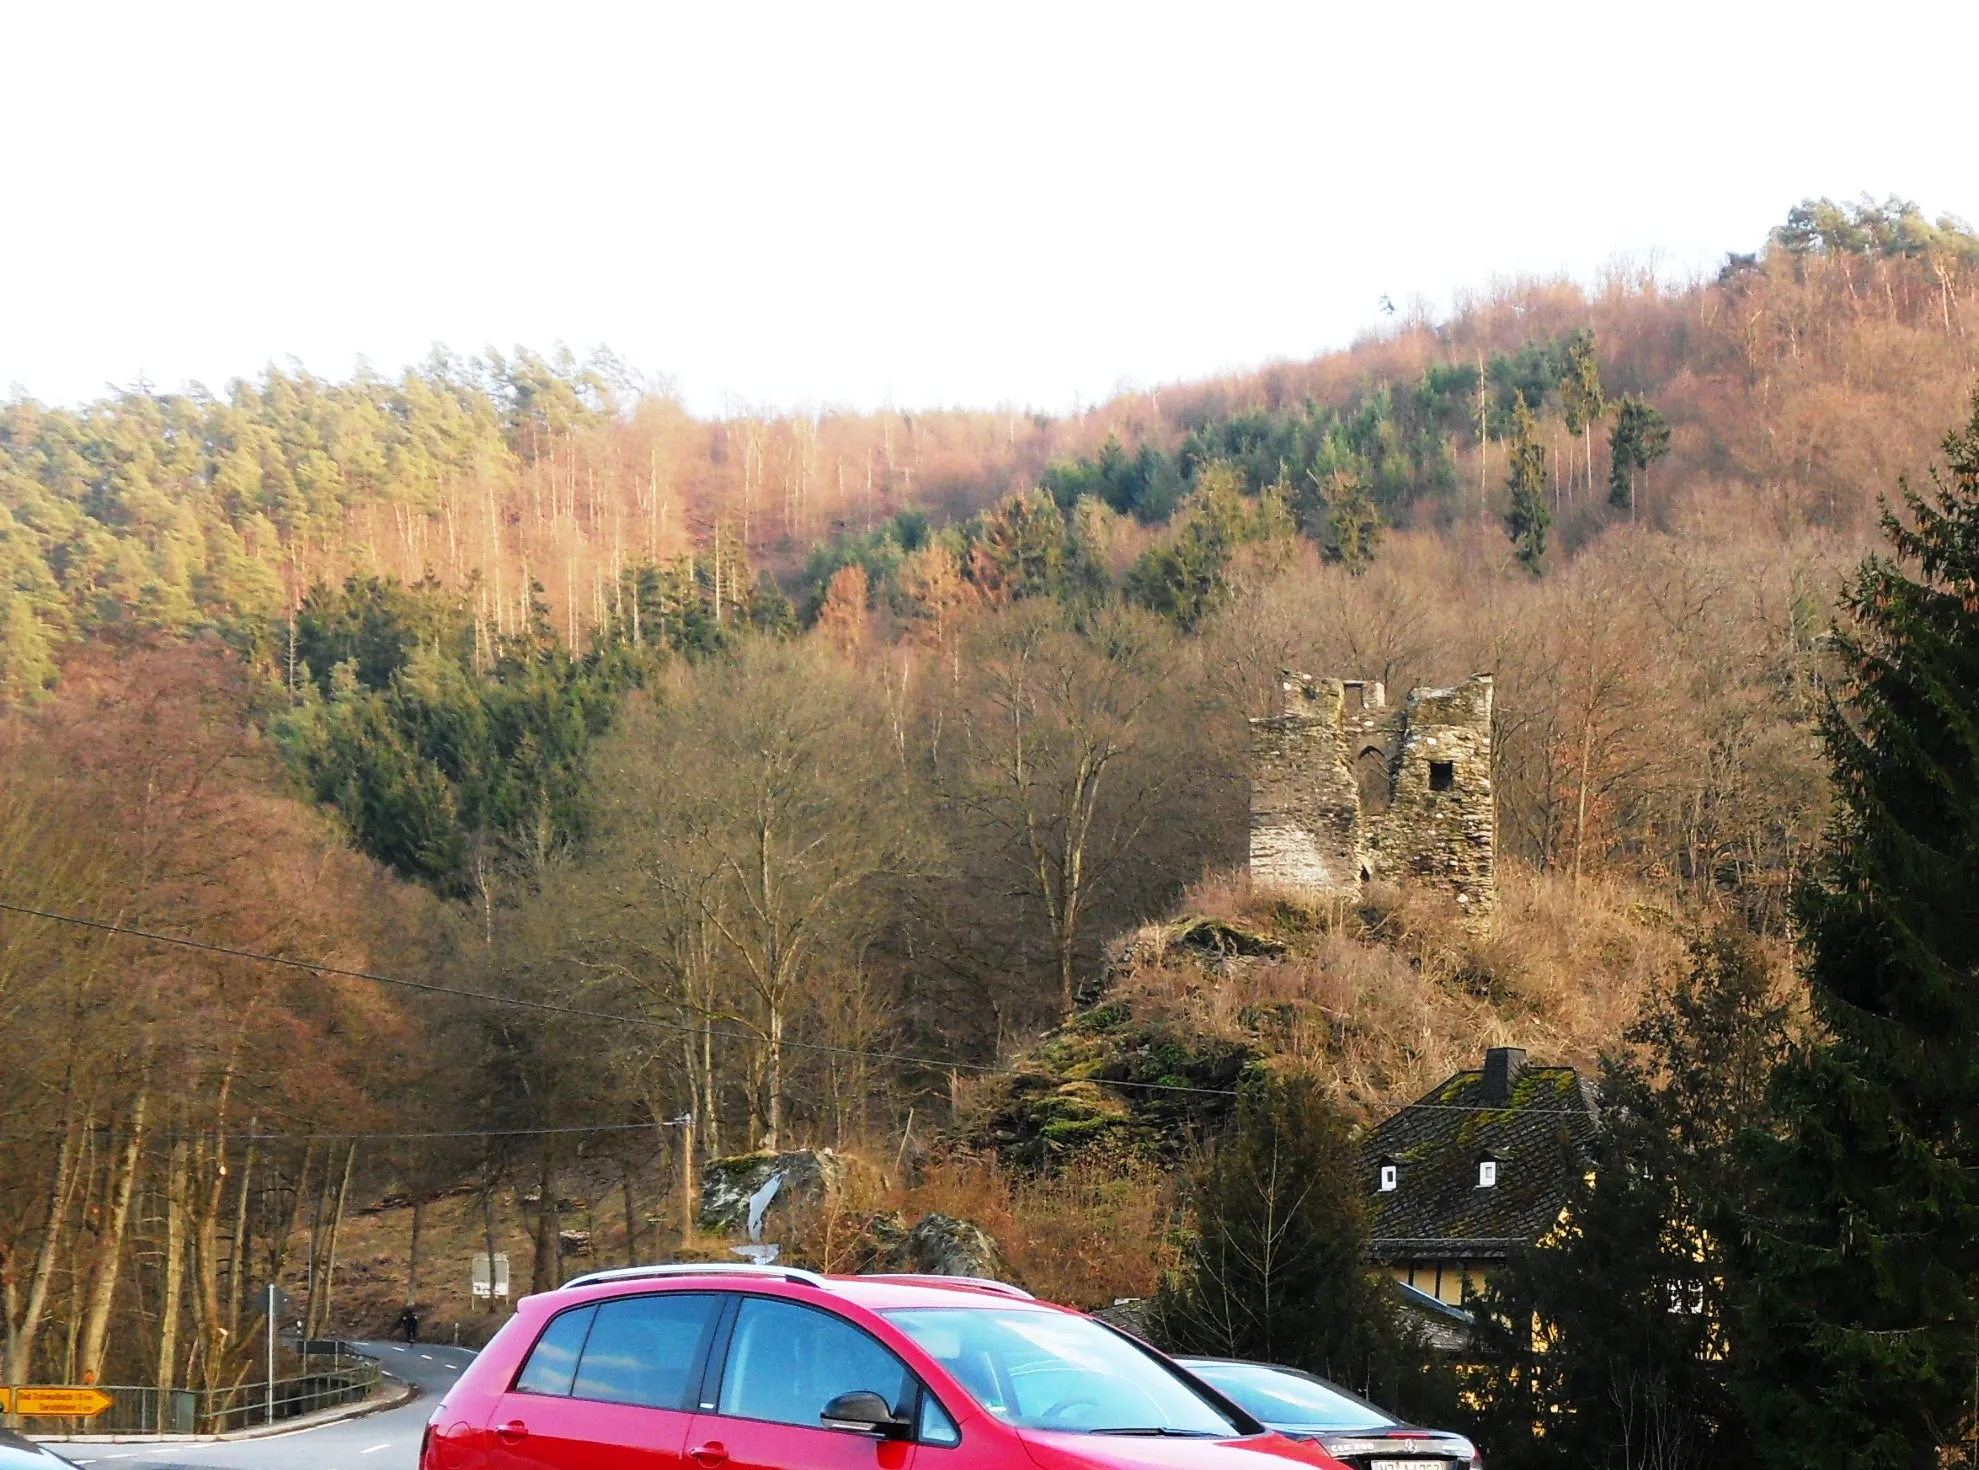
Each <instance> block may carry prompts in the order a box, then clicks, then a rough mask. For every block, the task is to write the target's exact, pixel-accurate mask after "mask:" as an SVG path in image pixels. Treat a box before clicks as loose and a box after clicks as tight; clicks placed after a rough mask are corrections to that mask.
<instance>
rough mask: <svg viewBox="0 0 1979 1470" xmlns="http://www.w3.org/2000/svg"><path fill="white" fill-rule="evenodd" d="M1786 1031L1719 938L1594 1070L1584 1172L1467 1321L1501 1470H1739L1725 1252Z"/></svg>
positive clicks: (1739, 940) (1740, 945)
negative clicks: (1747, 1156)
mask: <svg viewBox="0 0 1979 1470" xmlns="http://www.w3.org/2000/svg"><path fill="white" fill-rule="evenodd" d="M1786 1021H1787V1007H1786V1005H1785V1004H1784V1002H1783V1000H1782V998H1781V997H1780V996H1779V995H1778V994H1777V993H1776V989H1775V986H1774V983H1773V975H1772V973H1771V971H1770V969H1769V967H1768V965H1767V961H1766V956H1765V954H1764V952H1763V951H1762V950H1761V949H1760V947H1759V946H1758V944H1757V943H1756V942H1755V941H1753V940H1752V939H1751V938H1750V937H1749V936H1747V935H1746V934H1745V933H1744V932H1743V931H1741V930H1737V929H1727V930H1723V931H1720V932H1719V933H1717V934H1714V935H1711V936H1709V937H1708V938H1700V939H1698V940H1696V941H1694V942H1693V943H1692V945H1691V969H1690V973H1689V974H1688V975H1687V976H1685V977H1684V979H1683V980H1681V981H1680V982H1679V983H1678V984H1677V985H1675V986H1674V987H1672V989H1671V990H1670V991H1669V993H1667V994H1659V995H1656V996H1654V997H1652V998H1651V1000H1650V1001H1649V1002H1648V1003H1646V1004H1645V1006H1644V1008H1643V1012H1642V1014H1641V1015H1640V1016H1639V1017H1638V1019H1637V1020H1636V1022H1635V1024H1634V1025H1633V1026H1632V1027H1631V1028H1630V1029H1629V1031H1628V1032H1627V1033H1626V1038H1625V1039H1626V1040H1627V1041H1628V1042H1629V1043H1630V1044H1631V1048H1630V1050H1629V1051H1627V1052H1624V1053H1621V1054H1619V1055H1616V1056H1610V1057H1607V1058H1604V1059H1603V1064H1602V1083H1601V1099H1602V1126H1601V1129H1600V1131H1599V1133H1598V1134H1597V1135H1596V1137H1595V1143H1594V1148H1593V1152H1592V1155H1591V1157H1590V1158H1589V1160H1588V1164H1589V1166H1590V1167H1589V1168H1588V1169H1587V1171H1586V1173H1585V1176H1584V1177H1583V1178H1581V1179H1578V1180H1577V1181H1576V1182H1575V1184H1574V1186H1573V1189H1572V1192H1571V1194H1570V1195H1569V1198H1568V1203H1567V1207H1566V1210H1565V1211H1564V1213H1563V1215H1562V1217H1561V1220H1560V1222H1559V1224H1558V1225H1557V1226H1556V1227H1555V1228H1554V1230H1553V1231H1552V1232H1551V1233H1550V1235H1549V1236H1548V1237H1547V1238H1546V1239H1545V1240H1544V1241H1543V1242H1542V1243H1541V1244H1540V1245H1539V1246H1537V1247H1536V1248H1534V1249H1529V1250H1524V1251H1520V1252H1516V1253H1515V1254H1514V1255H1513V1256H1512V1258H1511V1259H1510V1260H1509V1261H1508V1262H1507V1263H1506V1266H1505V1269H1504V1270H1502V1271H1499V1272H1497V1273H1495V1274H1494V1275H1493V1276H1492V1278H1491V1286H1490V1289H1489V1291H1488V1292H1487V1294H1486V1296H1485V1298H1484V1300H1483V1302H1482V1303H1481V1304H1480V1305H1479V1307H1478V1310H1477V1320H1478V1330H1477V1343H1476V1346H1477V1349H1478V1352H1477V1358H1476V1367H1475V1370H1474V1372H1473V1374H1472V1375H1471V1376H1470V1377H1469V1378H1467V1380H1466V1388H1467V1389H1468V1393H1467V1394H1466V1401H1467V1402H1468V1404H1469V1405H1470V1407H1471V1410H1472V1417H1473V1419H1474V1429H1473V1433H1474V1437H1476V1438H1477V1439H1479V1440H1480V1441H1481V1442H1483V1443H1484V1444H1486V1445H1488V1446H1489V1447H1490V1450H1489V1454H1490V1458H1491V1460H1492V1462H1493V1463H1494V1464H1497V1465H1499V1466H1500V1467H1502V1470H1585V1467H1589V1466H1597V1465H1604V1464H1607V1465H1614V1466H1616V1467H1618V1470H1619V1467H1624V1466H1626V1467H1636V1466H1643V1465H1658V1466H1663V1467H1666V1470H1685V1467H1702V1466H1710V1465H1732V1464H1744V1463H1749V1462H1750V1460H1751V1453H1752V1452H1751V1445H1750V1438H1749V1435H1748V1431H1747V1427H1746V1423H1745V1418H1744V1415H1743V1413H1742V1412H1741V1409H1740V1405H1739V1403H1738V1401H1737V1399H1736V1398H1735V1396H1734V1395H1733V1393H1732V1391H1731V1387H1730V1377H1731V1364H1730V1360H1729V1355H1728V1352H1727V1347H1728V1340H1727V1336H1726V1332H1725V1324H1726V1319H1727V1312H1726V1271H1725V1262H1724V1255H1723V1249H1722V1242H1723V1240H1724V1239H1725V1236H1726V1234H1727V1228H1726V1224H1727V1218H1728V1217H1727V1207H1728V1205H1729V1203H1730V1202H1731V1201H1732V1200H1733V1199H1734V1198H1735V1197H1736V1182H1735V1181H1736V1176H1735V1170H1734V1165H1733V1160H1732V1151H1731V1147H1730V1145H1731V1141H1732V1139H1733V1137H1734V1136H1735V1135H1736V1134H1737V1133H1738V1131H1739V1130H1740V1129H1741V1128H1743V1127H1750V1126H1752V1125H1754V1124H1755V1123H1756V1122H1758V1121H1760V1120H1761V1118H1762V1116H1763V1110H1764V1104H1765V1092H1766V1086H1767V1080H1768V1078H1769V1076H1770V1074H1771V1071H1772V1069H1773V1067H1774V1066H1775V1065H1776V1064H1777V1062H1778V1060H1779V1056H1780V1053H1781V1051H1782V1049H1783V1046H1784V1042H1785V1037H1786ZM1595 1282H1598V1283H1599V1284H1600V1290H1599V1291H1590V1290H1589V1289H1588V1288H1589V1285H1590V1283H1595ZM1534 1424H1544V1425H1545V1426H1546V1432H1545V1433H1544V1434H1541V1435H1537V1436H1535V1435H1534V1434H1532V1432H1531V1428H1532V1426H1533V1425H1534Z"/></svg>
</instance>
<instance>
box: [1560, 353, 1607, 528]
mask: <svg viewBox="0 0 1979 1470" xmlns="http://www.w3.org/2000/svg"><path fill="white" fill-rule="evenodd" d="M1560 408H1561V410H1562V412H1563V413H1564V414H1565V415H1566V420H1567V432H1568V433H1569V434H1578V435H1580V436H1581V444H1582V446H1583V448H1584V449H1585V451H1586V454H1587V493H1588V494H1589V495H1590V496H1591V495H1593V493H1594V424H1595V422H1596V421H1597V420H1598V419H1600V417H1601V416H1602V415H1603V414H1605V413H1606V412H1607V411H1608V398H1607V395H1606V393H1605V392H1604V391H1603V390H1602V387H1601V364H1600V363H1599V362H1597V361H1596V360H1595V357H1594V333H1592V332H1590V331H1588V330H1587V329H1586V328H1585V327H1583V328H1582V329H1581V330H1580V331H1578V332H1575V333H1574V334H1573V336H1572V337H1571V338H1570V339H1568V342H1567V370H1566V372H1565V373H1564V374H1562V375H1561V378H1560ZM1567 488H1568V489H1569V490H1571V489H1572V488H1573V483H1572V479H1571V477H1570V478H1569V480H1568V485H1567Z"/></svg>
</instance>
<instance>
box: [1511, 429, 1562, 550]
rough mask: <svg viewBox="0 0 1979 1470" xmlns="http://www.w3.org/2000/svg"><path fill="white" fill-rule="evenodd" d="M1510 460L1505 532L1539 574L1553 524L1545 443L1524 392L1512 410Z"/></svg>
mask: <svg viewBox="0 0 1979 1470" xmlns="http://www.w3.org/2000/svg"><path fill="white" fill-rule="evenodd" d="M1507 459H1508V460H1509V462H1510V465H1511V474H1510V476H1508V477H1507V479H1506V481H1505V486H1506V488H1507V489H1508V490H1510V491H1511V494H1512V503H1511V505H1510V506H1509V507H1508V508H1507V509H1506V511H1505V534H1506V535H1507V536H1509V537H1511V538H1512V544H1513V545H1514V546H1516V547H1517V548H1518V553H1519V564H1520V565H1521V566H1523V567H1524V568H1525V569H1526V570H1527V571H1528V572H1531V573H1532V574H1533V575H1534V576H1535V577H1536V576H1538V575H1539V570H1540V563H1541V562H1542V561H1543V560H1544V559H1545V556H1546V528H1547V527H1548V526H1550V525H1552V524H1553V516H1552V513H1551V512H1549V511H1548V510H1547V509H1546V446H1545V445H1544V444H1541V443H1540V442H1539V426H1538V425H1537V424H1535V423H1534V422H1533V418H1532V410H1531V409H1529V408H1527V407H1526V406H1525V395H1524V394H1523V393H1521V394H1520V395H1519V396H1518V403H1517V406H1516V407H1515V408H1514V409H1513V410H1512V442H1511V447H1510V449H1509V451H1508V453H1507Z"/></svg>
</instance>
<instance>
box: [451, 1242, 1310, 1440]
mask: <svg viewBox="0 0 1979 1470" xmlns="http://www.w3.org/2000/svg"><path fill="white" fill-rule="evenodd" d="M1287 1462H1289V1464H1288V1463H1287ZM419 1463H420V1470H1291V1467H1293V1466H1298V1467H1314V1470H1342V1467H1341V1466H1340V1464H1339V1462H1338V1461H1337V1460H1334V1459H1333V1458H1331V1457H1330V1456H1329V1455H1327V1454H1326V1452H1325V1451H1324V1450H1323V1449H1321V1448H1320V1447H1319V1446H1318V1445H1315V1444H1311V1443H1298V1442H1295V1441H1293V1440H1289V1439H1286V1438H1284V1437H1283V1436H1281V1435H1278V1434H1275V1433H1272V1432H1271V1431H1270V1430H1267V1429H1266V1428H1265V1427H1264V1426H1263V1425H1262V1424H1260V1423H1259V1422H1258V1421H1257V1420H1255V1419H1253V1418H1252V1417H1251V1416H1250V1415H1248V1414H1246V1413H1245V1412H1244V1411H1243V1410H1242V1409H1240V1408H1238V1407H1237V1406H1236V1404H1234V1403H1232V1402H1231V1401H1230V1400H1228V1399H1226V1398H1223V1397H1222V1396H1221V1395H1220V1394H1218V1393H1217V1391H1216V1390H1214V1389H1212V1388H1209V1387H1207V1386H1206V1385H1204V1384H1203V1383H1201V1382H1199V1381H1198V1380H1196V1379H1194V1378H1191V1377H1190V1376H1189V1375H1188V1374H1186V1373H1184V1372H1183V1371H1182V1370H1181V1369H1179V1368H1177V1367H1176V1366H1175V1365H1174V1364H1172V1363H1170V1362H1169V1361H1168V1359H1166V1358H1164V1357H1162V1356H1161V1355H1160V1354H1159V1353H1157V1352H1155V1351H1154V1350H1153V1349H1152V1348H1149V1347H1146V1346H1144V1345H1143V1344H1141V1343H1139V1342H1136V1341H1135V1340H1134V1339H1133V1338H1131V1337H1128V1336H1127V1335H1126V1334H1124V1333H1121V1332H1117V1331H1115V1330H1114V1329H1113V1328H1111V1327H1108V1326H1106V1325H1105V1324H1103V1323H1100V1322H1097V1321H1095V1320H1093V1319H1092V1318H1090V1317H1087V1316H1083V1315H1081V1314H1080V1313H1078V1312H1071V1311H1067V1310H1065V1309H1064V1308H1061V1307H1054V1306H1049V1305H1046V1304H1045V1303H1043V1302H1038V1301H1034V1300H1032V1299H1031V1297H1030V1296H1029V1295H1027V1294H1026V1293H1024V1292H1022V1291H1019V1290H1017V1289H1016V1288H1015V1287H1011V1286H1005V1285H1002V1284H1000V1283H998V1282H991V1281H980V1282H978V1281H967V1280H963V1279H961V1278H955V1277H909V1276H849V1277H848V1276H836V1277H825V1276H818V1275H814V1274H812V1273H811V1272H808V1271H798V1270H785V1269H782V1268H780V1267H755V1268H751V1267H747V1266H720V1265H715V1266H686V1265H681V1266H655V1267H645V1268H637V1269H631V1270H625V1271H604V1272H599V1273H597V1274H595V1275H592V1276H584V1277H580V1278H578V1279H577V1280H576V1281H573V1282H571V1283H570V1284H569V1285H568V1286H565V1287H563V1288H562V1289H560V1290H558V1291H553V1292H545V1293H544V1294H542V1295H540V1296H532V1297H525V1298H523V1300H522V1301H521V1302H519V1303H518V1304H517V1307H516V1314H515V1316H514V1318H513V1319H511V1320H510V1321H509V1322H508V1324H507V1325H506V1326H504V1327H503V1328H502V1330H501V1331H500V1332H499V1333H497V1334H496V1335H495V1340H494V1341H493V1342H491V1343H490V1344H489V1345H488V1346H487V1348H486V1349H485V1350H483V1352H482V1353H481V1355H480V1356H479V1357H478V1358H476V1359H475V1361H474V1363H473V1365H472V1366H471V1367H469V1368H468V1370H467V1372H466V1373H464V1374H462V1375H461V1378H460V1380H459V1381H458V1382H457V1383H456V1384H455V1385H454V1386H453V1388H452V1389H451V1390H449V1391H448V1393H447V1396H446V1398H445V1399H444V1400H443V1401H442V1402H441V1404H440V1406H439V1407H438V1408H437V1409H435V1410H434V1412H433V1417H432V1419H431V1421H430V1422H429V1423H428V1425H427V1430H426V1440H425V1443H424V1445H423V1446H422V1448H421V1450H420V1462H419Z"/></svg>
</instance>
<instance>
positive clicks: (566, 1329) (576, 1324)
mask: <svg viewBox="0 0 1979 1470" xmlns="http://www.w3.org/2000/svg"><path fill="white" fill-rule="evenodd" d="M596 1310H597V1308H595V1307H579V1308H577V1310H576V1311H573V1312H563V1313H561V1314H559V1315H558V1316H556V1317H553V1318H552V1319H551V1320H550V1325H549V1326H548V1327H545V1328H544V1329H543V1335H542V1336H541V1337H539V1338H537V1339H536V1346H535V1347H534V1348H532V1349H530V1352H529V1361H528V1362H526V1363H524V1364H523V1365H522V1372H521V1373H519V1374H517V1375H516V1380H515V1388H516V1392H517V1393H554V1394H566V1395H567V1394H568V1393H569V1392H570V1380H571V1377H572V1375H574V1374H575V1373H576V1372H577V1355H578V1353H580V1352H581V1351H583V1348H584V1335H585V1334H586V1333H587V1332H589V1331H590V1330H591V1317H592V1314H593V1313H594V1312H596Z"/></svg>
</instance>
